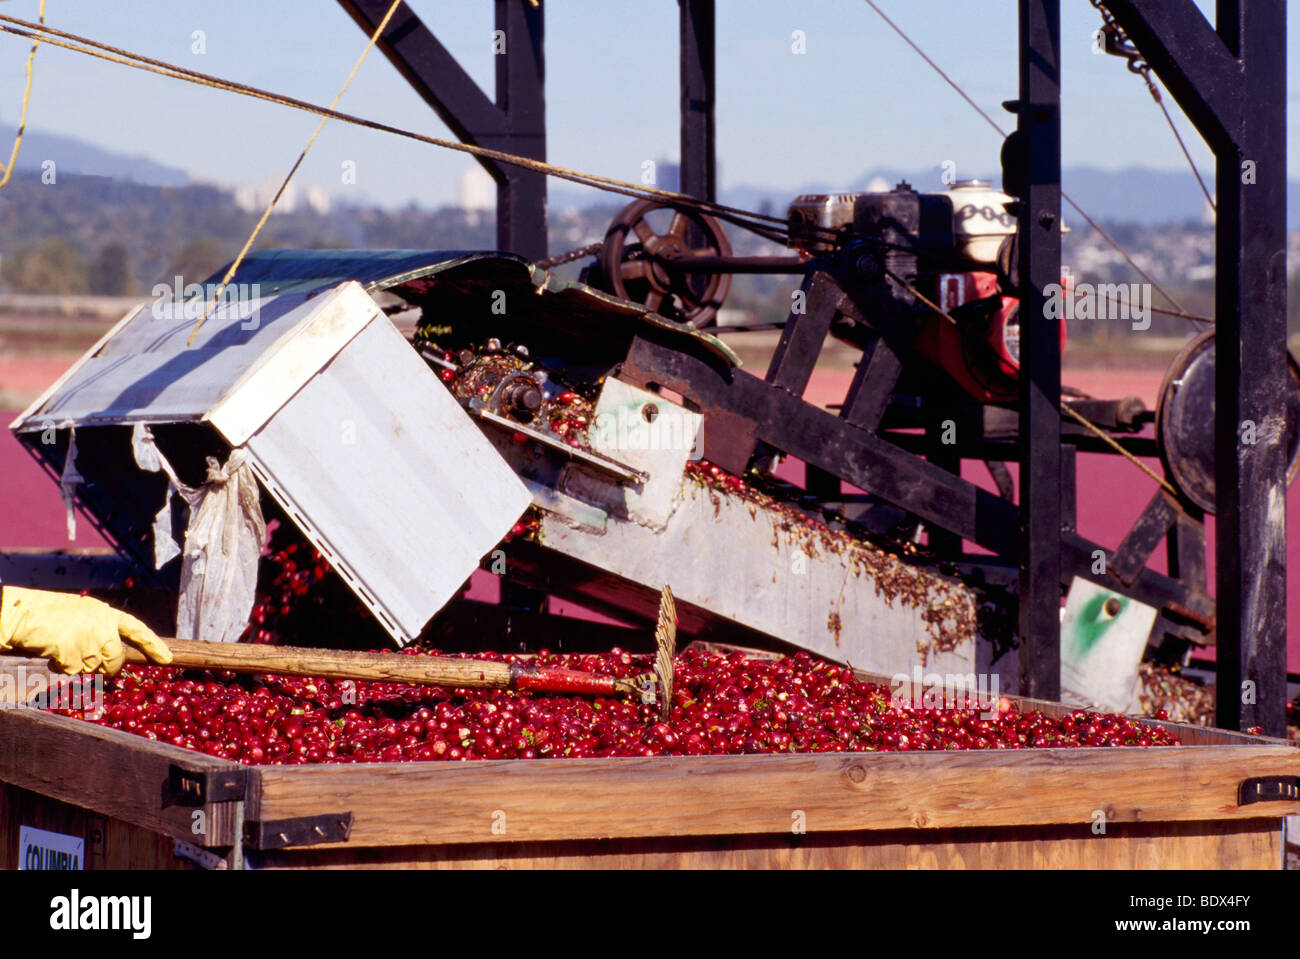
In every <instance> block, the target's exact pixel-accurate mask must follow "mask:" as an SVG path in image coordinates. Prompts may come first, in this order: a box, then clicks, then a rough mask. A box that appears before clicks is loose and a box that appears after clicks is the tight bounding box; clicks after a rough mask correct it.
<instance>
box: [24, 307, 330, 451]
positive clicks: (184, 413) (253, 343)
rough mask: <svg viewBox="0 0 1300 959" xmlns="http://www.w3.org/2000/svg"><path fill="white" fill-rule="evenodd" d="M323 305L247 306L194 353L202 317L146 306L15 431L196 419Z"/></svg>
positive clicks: (224, 317) (207, 328)
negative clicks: (196, 329)
mask: <svg viewBox="0 0 1300 959" xmlns="http://www.w3.org/2000/svg"><path fill="white" fill-rule="evenodd" d="M321 302H322V301H321V300H319V299H317V300H308V299H307V298H306V295H305V294H285V295H283V296H275V297H269V298H261V299H256V300H251V301H247V302H245V303H244V304H241V305H240V306H239V307H237V308H235V309H230V310H223V311H219V312H216V313H214V315H213V316H210V317H209V318H208V319H207V320H206V321H205V322H204V324H203V326H202V327H201V328H200V329H199V333H198V336H197V337H195V341H194V345H193V346H189V345H188V340H189V337H190V333H191V331H192V330H193V329H194V325H195V323H196V322H197V318H196V317H194V316H192V315H184V314H182V315H181V316H180V317H179V318H178V317H176V316H175V315H174V314H175V313H176V312H178V311H175V310H172V309H169V308H167V304H165V303H164V304H159V305H154V304H151V305H149V306H146V307H143V308H141V309H139V310H137V311H136V312H135V313H134V314H132V315H131V316H130V317H129V318H128V319H127V320H126V321H125V322H124V323H122V324H121V325H120V327H119V328H117V329H116V330H115V331H114V332H113V334H112V335H111V336H108V337H105V339H104V340H102V341H101V342H100V343H99V344H98V345H97V346H96V348H95V349H94V350H92V351H91V352H90V353H88V354H87V355H86V356H85V357H84V358H83V359H82V360H81V361H79V362H78V363H77V365H76V366H75V367H74V368H73V369H72V370H70V371H69V373H68V374H65V377H64V378H63V379H61V380H60V381H59V383H57V384H56V386H55V388H53V389H52V390H51V391H50V392H49V393H48V394H47V395H46V396H45V397H43V398H42V400H41V401H40V402H39V405H35V406H34V407H33V408H32V409H31V410H30V411H29V412H28V413H27V414H25V415H24V416H23V417H21V418H20V419H19V420H18V421H17V422H15V423H14V426H13V428H14V429H16V430H20V431H22V432H30V431H32V430H39V429H43V428H45V427H46V426H51V425H54V426H57V425H58V424H60V423H63V422H66V421H69V420H71V421H73V422H75V423H76V424H77V425H78V426H89V425H93V424H96V423H132V422H148V423H176V422H188V421H192V420H197V419H199V418H200V417H202V416H203V415H204V414H205V413H206V412H207V411H208V410H210V409H211V408H212V407H213V406H215V405H216V404H217V403H218V402H219V401H220V400H221V399H222V397H223V396H225V394H226V392H227V391H228V390H229V389H230V387H231V386H232V385H233V384H235V383H236V382H238V381H239V379H240V377H241V376H243V374H244V372H245V371H246V370H248V369H249V368H250V367H252V366H253V365H254V364H255V363H256V362H257V360H258V358H259V357H261V356H262V355H263V354H264V353H266V352H268V351H270V350H272V349H273V348H274V347H275V344H276V342H277V340H279V339H280V337H282V336H284V335H285V334H286V333H290V332H291V331H292V330H293V328H294V327H295V326H297V325H298V324H299V323H302V322H304V321H305V320H307V319H308V318H309V317H310V316H311V315H312V314H313V312H314V311H315V310H316V309H317V308H318V307H319V306H320V304H321ZM156 307H157V308H156Z"/></svg>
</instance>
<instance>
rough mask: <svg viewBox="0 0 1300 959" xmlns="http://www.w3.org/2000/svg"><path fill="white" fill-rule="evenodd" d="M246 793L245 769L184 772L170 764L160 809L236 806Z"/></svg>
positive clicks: (181, 768) (182, 768)
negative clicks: (210, 804)
mask: <svg viewBox="0 0 1300 959" xmlns="http://www.w3.org/2000/svg"><path fill="white" fill-rule="evenodd" d="M247 790H248V770H246V769H186V768H185V767H184V766H178V765H176V764H174V763H173V764H172V765H171V766H170V767H169V768H168V770H167V782H166V783H164V784H163V806H164V807H166V806H206V805H207V804H208V803H210V802H238V801H240V800H242V799H243V798H244V795H245V793H246V792H247Z"/></svg>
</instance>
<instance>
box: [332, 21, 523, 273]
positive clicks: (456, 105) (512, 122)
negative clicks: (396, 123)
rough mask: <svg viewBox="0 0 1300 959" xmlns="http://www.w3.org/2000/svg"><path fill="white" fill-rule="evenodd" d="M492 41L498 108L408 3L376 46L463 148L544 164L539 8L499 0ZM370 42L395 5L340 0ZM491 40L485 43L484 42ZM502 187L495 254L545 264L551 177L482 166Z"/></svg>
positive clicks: (493, 164)
mask: <svg viewBox="0 0 1300 959" xmlns="http://www.w3.org/2000/svg"><path fill="white" fill-rule="evenodd" d="M494 2H495V7H496V29H497V31H499V33H498V34H496V35H494V37H492V38H491V39H492V41H493V42H494V43H495V44H500V45H501V47H502V48H503V49H504V52H499V53H498V54H497V56H496V101H495V102H493V101H492V100H491V99H489V98H488V97H487V95H486V94H484V93H483V91H482V90H480V89H479V87H478V85H477V84H476V83H475V82H474V81H473V79H471V78H470V76H469V74H467V73H466V72H465V70H464V69H463V68H462V67H461V65H460V64H459V63H457V62H456V58H455V57H453V56H452V55H451V53H450V52H449V51H448V50H447V48H446V47H444V46H443V45H442V44H441V43H440V42H438V39H437V38H436V37H435V36H434V35H433V33H432V32H430V30H429V28H428V27H426V26H425V25H424V23H423V22H421V20H420V18H419V17H417V16H416V15H415V13H414V12H412V10H411V9H410V7H409V6H407V5H406V4H405V3H403V4H401V6H399V7H398V9H397V12H396V13H395V14H394V15H393V18H392V20H391V21H389V24H388V27H387V28H386V29H385V30H384V33H383V35H382V36H381V37H380V38H379V43H378V46H379V48H380V49H381V50H382V51H383V52H384V55H385V56H386V57H388V59H389V61H390V62H391V63H392V64H393V66H395V67H396V68H397V71H398V72H399V73H400V74H401V75H402V76H403V77H404V78H405V79H406V81H407V83H409V84H410V85H411V87H412V89H414V90H415V92H416V93H418V94H419V95H420V97H421V99H423V100H424V102H425V103H427V104H428V105H429V106H430V107H431V108H432V109H433V111H434V112H435V113H436V114H437V115H438V117H439V118H440V119H441V120H442V121H443V123H445V124H447V126H448V128H449V129H450V130H451V132H452V133H453V134H454V135H455V136H456V138H457V139H459V140H460V141H461V142H463V143H469V144H473V145H475V146H481V147H487V148H489V149H493V150H502V151H505V152H508V153H514V154H518V155H521V156H526V157H529V158H531V159H535V160H545V159H546V93H545V72H546V71H545V56H544V52H543V46H542V37H543V30H542V27H543V17H542V7H541V4H532V3H529V2H528V0H494ZM339 5H340V6H341V7H343V9H344V10H345V11H347V13H348V14H349V15H350V16H351V17H352V19H353V20H355V21H356V23H357V25H358V26H359V27H361V29H362V30H363V31H365V33H366V35H367V36H369V35H371V34H373V33H374V32H375V29H376V28H377V27H378V26H379V24H380V22H381V21H382V20H383V18H384V14H386V13H387V12H388V7H389V0H339ZM486 39H488V38H485V40H486ZM478 162H479V163H480V164H481V165H482V166H483V168H484V169H485V170H487V172H488V173H489V174H491V176H492V179H493V180H495V181H496V184H497V246H498V247H499V248H500V249H502V250H507V251H509V252H511V253H518V254H520V255H521V256H526V257H528V258H530V259H541V258H543V257H545V256H546V252H547V244H546V176H545V175H544V174H541V173H534V172H531V171H528V170H522V169H520V168H519V167H514V166H507V165H505V164H500V163H496V162H495V161H492V160H484V159H479V161H478Z"/></svg>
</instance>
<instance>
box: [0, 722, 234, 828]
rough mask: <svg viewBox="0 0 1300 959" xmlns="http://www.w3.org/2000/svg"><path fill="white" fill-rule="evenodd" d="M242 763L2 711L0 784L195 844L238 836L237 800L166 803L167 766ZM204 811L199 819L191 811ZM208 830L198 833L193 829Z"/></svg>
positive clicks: (103, 730) (100, 728)
mask: <svg viewBox="0 0 1300 959" xmlns="http://www.w3.org/2000/svg"><path fill="white" fill-rule="evenodd" d="M173 764H175V765H179V766H182V767H184V768H186V769H189V770H196V771H203V770H213V771H221V770H228V769H238V768H240V767H239V766H238V765H237V764H236V763H232V762H227V761H225V760H221V759H216V758H213V757H211V756H207V755H204V754H203V753H199V752H196V751H194V750H192V749H182V748H181V747H179V746H169V745H165V744H163V743H158V742H153V741H151V740H148V739H145V738H143V737H141V736H136V735H133V734H131V733H125V732H121V731H120V730H116V729H106V728H104V727H103V726H97V725H95V724H94V723H89V722H86V721H85V720H81V719H73V718H72V717H70V716H58V715H55V714H53V713H46V712H41V711H39V710H35V709H0V782H4V783H10V784H12V785H15V786H20V787H22V788H23V789H28V790H31V791H33V792H38V793H40V794H41V795H44V796H49V797H51V798H54V799H59V800H62V801H64V802H68V803H72V804H74V805H77V806H81V807H83V808H86V809H91V810H94V811H95V812H98V813H102V814H103V815H106V816H112V817H114V818H117V819H121V820H124V821H126V822H129V823H134V824H135V825H138V826H143V827H145V828H147V829H150V830H153V831H155V832H160V833H163V834H165V835H168V836H173V837H176V838H179V839H184V840H186V841H188V842H192V843H194V844H195V845H203V846H230V845H233V844H234V843H235V841H236V838H237V836H236V831H237V822H238V818H239V816H238V810H237V808H236V807H238V806H239V805H240V803H239V802H236V801H226V802H209V803H207V804H206V805H204V806H201V807H195V806H179V805H164V801H165V793H164V790H165V787H166V783H167V779H168V771H169V769H170V768H171V766H172V765H173ZM200 811H201V812H202V813H203V818H202V819H199V818H197V817H195V815H194V813H196V812H200ZM196 826H198V827H205V829H206V831H201V833H196V832H195V828H196Z"/></svg>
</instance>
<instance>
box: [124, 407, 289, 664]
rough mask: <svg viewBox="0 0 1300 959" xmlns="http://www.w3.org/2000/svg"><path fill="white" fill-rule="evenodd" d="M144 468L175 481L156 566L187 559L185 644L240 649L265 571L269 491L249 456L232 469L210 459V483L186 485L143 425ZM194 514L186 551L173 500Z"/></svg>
mask: <svg viewBox="0 0 1300 959" xmlns="http://www.w3.org/2000/svg"><path fill="white" fill-rule="evenodd" d="M131 446H132V450H133V451H134V453H135V460H136V463H137V464H138V465H139V466H140V468H141V469H144V470H147V471H149V472H162V473H164V474H165V475H166V476H167V493H166V496H165V497H164V501H163V506H162V509H160V510H159V511H158V514H157V515H156V516H155V517H154V525H153V531H154V563H155V566H156V567H157V568H161V567H162V566H163V565H164V564H165V563H167V562H169V561H171V560H172V559H174V558H175V557H176V556H177V555H180V556H181V583H180V598H179V601H178V603H177V609H176V636H177V638H178V639H198V640H204V641H206V642H214V643H233V642H235V641H236V640H237V639H239V637H240V635H241V634H242V633H243V631H244V628H245V626H246V625H247V624H248V615H249V613H250V612H251V611H252V609H253V602H254V600H255V597H256V591H257V563H258V557H259V556H260V555H261V552H262V545H263V543H264V542H265V540H266V521H265V519H264V518H263V517H262V505H261V491H260V489H259V487H258V485H257V479H256V477H255V476H254V475H253V470H252V468H251V467H250V466H249V464H248V455H247V453H246V451H244V450H243V449H236V450H234V451H232V452H231V454H230V456H229V457H228V458H227V459H226V462H225V464H224V465H223V464H221V463H219V462H218V460H217V459H216V458H215V457H211V456H209V457H208V459H207V466H208V473H207V481H206V482H205V483H204V484H203V485H202V486H199V487H198V488H193V487H190V486H187V485H185V484H184V483H183V482H181V480H180V478H179V477H178V476H177V475H176V471H175V470H174V469H172V466H171V464H170V463H168V462H167V458H166V457H165V456H163V454H162V452H161V451H160V450H159V449H158V446H157V444H156V443H155V442H154V438H153V434H152V432H151V431H150V430H149V428H148V427H147V426H145V425H144V424H143V423H138V424H136V426H135V427H134V429H133V430H132V433H131ZM175 495H179V496H181V498H182V499H184V500H185V502H186V503H187V504H188V506H189V522H188V525H187V527H186V530H185V543H184V546H183V547H182V546H180V545H178V544H177V543H176V540H175V538H174V537H173V536H172V529H171V521H172V497H173V496H175Z"/></svg>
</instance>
